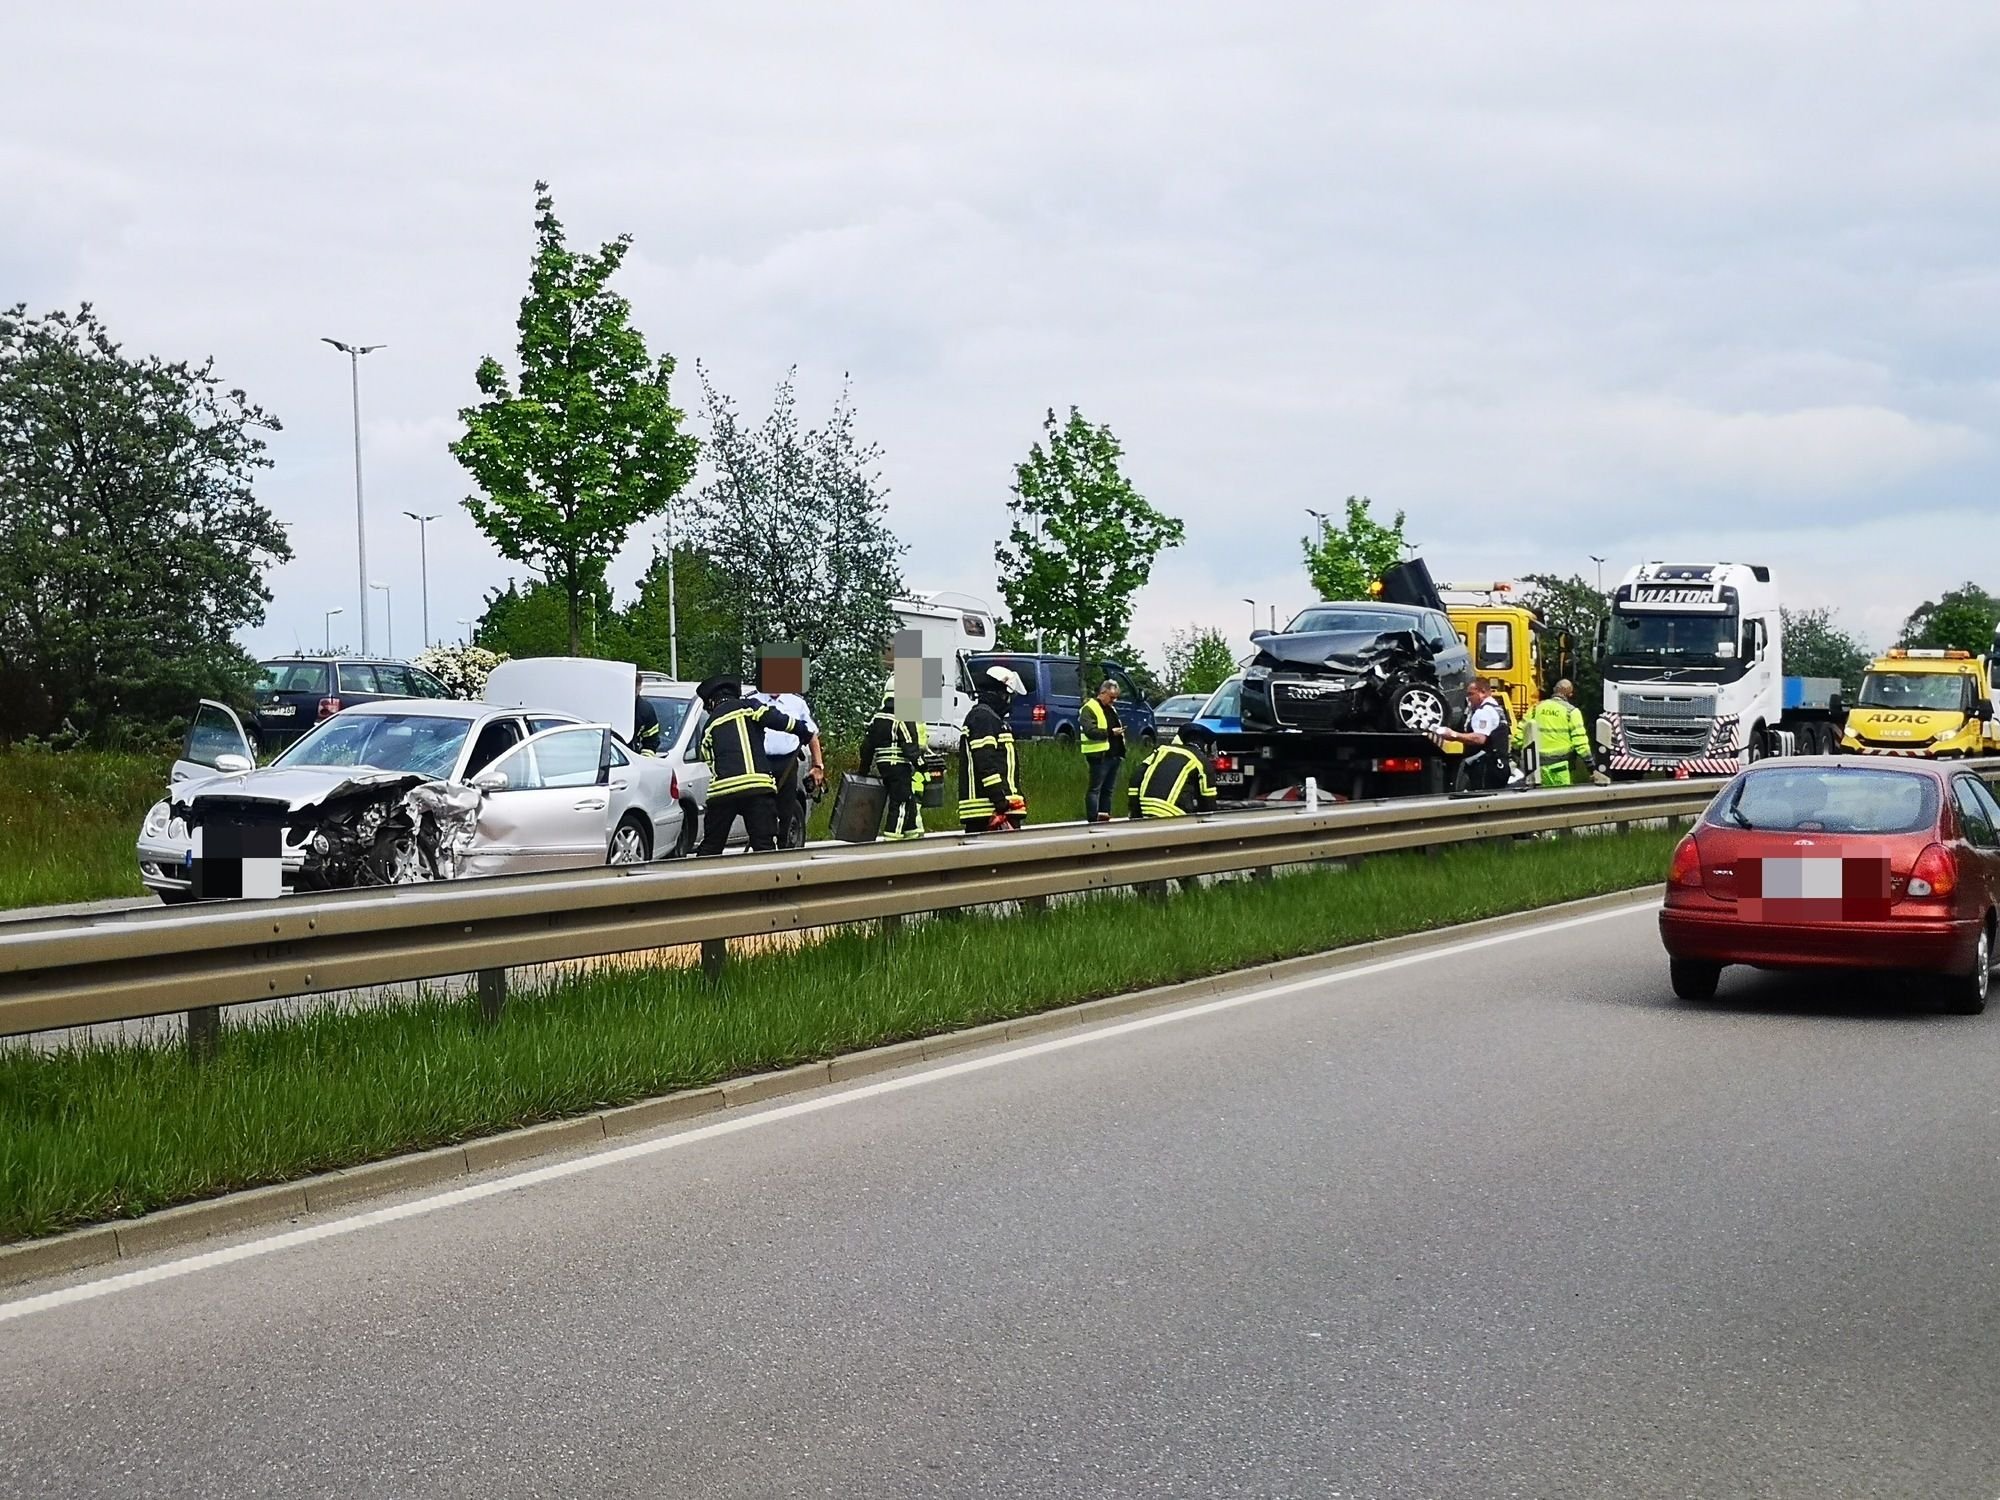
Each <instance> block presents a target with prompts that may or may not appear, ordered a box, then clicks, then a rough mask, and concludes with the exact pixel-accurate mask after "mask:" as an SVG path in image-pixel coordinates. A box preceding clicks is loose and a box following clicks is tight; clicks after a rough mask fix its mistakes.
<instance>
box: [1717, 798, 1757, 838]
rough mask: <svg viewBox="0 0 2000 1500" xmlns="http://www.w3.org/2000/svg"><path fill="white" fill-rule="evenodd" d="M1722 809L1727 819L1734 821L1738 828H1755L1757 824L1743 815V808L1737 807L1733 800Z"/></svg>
mask: <svg viewBox="0 0 2000 1500" xmlns="http://www.w3.org/2000/svg"><path fill="white" fill-rule="evenodd" d="M1723 811H1724V812H1725V813H1727V814H1728V815H1729V821H1730V822H1732V823H1734V824H1735V825H1736V826H1737V827H1738V828H1748V829H1751V830H1753V831H1754V830H1755V829H1756V827H1757V825H1756V824H1755V823H1753V822H1751V821H1750V820H1749V819H1748V818H1746V817H1744V816H1743V809H1742V808H1740V807H1738V806H1737V805H1736V804H1735V803H1734V802H1732V803H1730V804H1729V806H1727V807H1725V808H1724V809H1723Z"/></svg>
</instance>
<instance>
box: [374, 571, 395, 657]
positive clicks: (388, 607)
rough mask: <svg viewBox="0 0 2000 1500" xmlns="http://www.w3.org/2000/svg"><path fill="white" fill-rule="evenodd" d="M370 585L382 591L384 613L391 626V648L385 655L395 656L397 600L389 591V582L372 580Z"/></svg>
mask: <svg viewBox="0 0 2000 1500" xmlns="http://www.w3.org/2000/svg"><path fill="white" fill-rule="evenodd" d="M368 587H370V588H371V589H380V590H381V591H382V614H383V617H384V619H385V621H386V622H387V624H388V626H389V649H388V650H387V651H386V652H385V653H384V655H387V656H392V657H393V656H394V655H395V654H396V601H395V599H394V597H393V596H391V594H390V593H389V585H388V584H386V583H372V582H371V583H370V584H369V585H368Z"/></svg>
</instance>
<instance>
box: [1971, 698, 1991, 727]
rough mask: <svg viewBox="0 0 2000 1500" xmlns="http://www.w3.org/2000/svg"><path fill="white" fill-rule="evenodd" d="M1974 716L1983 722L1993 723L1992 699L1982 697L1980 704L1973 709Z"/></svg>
mask: <svg viewBox="0 0 2000 1500" xmlns="http://www.w3.org/2000/svg"><path fill="white" fill-rule="evenodd" d="M1972 717H1973V718H1975V719H1977V720H1978V721H1979V722H1980V723H1982V724H1991V723H1992V722H1993V704H1992V703H1991V701H1989V700H1988V699H1985V698H1981V699H1980V700H1979V703H1978V705H1977V706H1976V707H1975V708H1974V709H1973V710H1972Z"/></svg>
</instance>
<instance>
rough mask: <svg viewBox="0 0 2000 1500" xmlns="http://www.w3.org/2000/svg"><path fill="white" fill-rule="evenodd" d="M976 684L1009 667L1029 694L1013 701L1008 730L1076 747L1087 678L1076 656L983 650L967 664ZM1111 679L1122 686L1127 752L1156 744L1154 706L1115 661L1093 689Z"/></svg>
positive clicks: (1095, 678) (1101, 666)
mask: <svg viewBox="0 0 2000 1500" xmlns="http://www.w3.org/2000/svg"><path fill="white" fill-rule="evenodd" d="M967 665H969V666H970V667H971V668H972V675H973V678H974V679H975V680H977V679H978V677H979V674H980V673H982V672H984V671H985V670H986V669H987V668H988V667H1006V668H1007V669H1008V670H1009V671H1012V672H1016V673H1019V674H1020V678H1021V681H1022V683H1024V684H1025V685H1026V687H1027V689H1028V691H1027V693H1026V695H1025V696H1023V697H1019V698H1016V699H1015V700H1014V710H1013V722H1012V723H1011V724H1010V726H1009V727H1010V728H1011V729H1012V730H1013V731H1014V738H1015V739H1017V740H1043V739H1058V740H1066V741H1068V742H1069V743H1071V744H1074V743H1076V721H1077V716H1078V715H1079V714H1081V713H1082V712H1083V698H1084V678H1083V673H1082V671H1081V670H1080V668H1079V664H1078V662H1077V659H1076V658H1075V657H1074V656H1045V655H1037V654H1036V653H1035V652H1032V651H985V652H981V653H980V654H979V655H977V656H974V657H969V658H968V659H967ZM1107 677H1109V678H1110V679H1111V680H1112V681H1113V682H1115V683H1117V684H1118V717H1119V719H1120V720H1122V721H1123V722H1124V725H1125V743H1126V746H1127V750H1128V753H1129V752H1130V751H1133V750H1137V749H1138V748H1139V747H1140V746H1142V745H1144V746H1147V747H1151V746H1152V745H1153V744H1155V743H1156V741H1157V737H1158V733H1159V732H1158V730H1157V729H1155V728H1154V725H1153V709H1152V705H1150V704H1149V703H1147V702H1146V698H1145V695H1144V694H1143V693H1141V692H1140V691H1139V689H1138V688H1137V687H1135V686H1134V685H1133V683H1132V679H1131V677H1130V676H1128V675H1127V673H1126V671H1125V669H1124V668H1123V667H1121V666H1119V665H1118V663H1116V662H1099V663H1098V664H1097V670H1096V671H1095V672H1093V673H1092V674H1091V678H1090V689H1091V691H1093V692H1095V691H1096V688H1097V684H1098V683H1100V682H1102V681H1103V680H1104V679H1105V678H1107Z"/></svg>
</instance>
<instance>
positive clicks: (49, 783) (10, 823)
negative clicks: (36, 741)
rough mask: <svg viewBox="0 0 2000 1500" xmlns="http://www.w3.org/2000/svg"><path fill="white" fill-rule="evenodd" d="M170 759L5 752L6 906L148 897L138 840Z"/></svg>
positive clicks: (2, 872) (0, 785) (1, 882)
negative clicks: (139, 857) (147, 810)
mask: <svg viewBox="0 0 2000 1500" xmlns="http://www.w3.org/2000/svg"><path fill="white" fill-rule="evenodd" d="M167 768H168V760H167V759H165V758H163V757H161V756H158V755H137V754H128V753H124V752H118V751H102V750H61V751H58V750H42V749H31V748H23V747H20V746H14V747H11V748H5V749H0V907H13V906H43V905H52V904H54V903H56V902H65V901H97V900H102V899H103V898H105V897H107V896H143V895H145V894H146V888H145V886H144V885H142V884H140V881H139V859H138V855H137V854H136V853H135V852H134V846H135V844H136V843H137V841H138V837H139V824H140V823H141V822H142V821H143V820H144V818H145V816H146V809H147V808H149V807H151V806H152V805H153V804H154V803H155V802H157V801H159V800H160V798H161V797H163V796H164V795H166V787H167Z"/></svg>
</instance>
